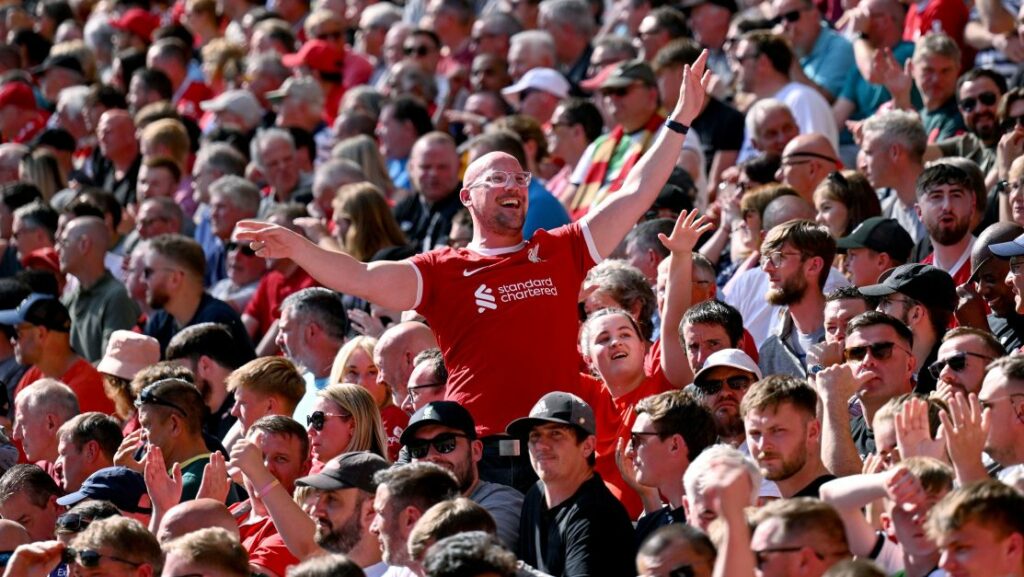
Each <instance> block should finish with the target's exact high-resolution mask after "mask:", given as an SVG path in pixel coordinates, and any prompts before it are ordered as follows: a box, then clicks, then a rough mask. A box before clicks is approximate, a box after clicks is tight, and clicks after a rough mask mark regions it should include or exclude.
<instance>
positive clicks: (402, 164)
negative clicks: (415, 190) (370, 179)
mask: <svg viewBox="0 0 1024 577" xmlns="http://www.w3.org/2000/svg"><path fill="white" fill-rule="evenodd" d="M408 163H409V159H408V158H392V159H389V160H387V161H386V164H387V167H388V176H390V177H391V182H393V183H394V184H395V187H397V188H404V189H406V190H412V181H410V180H409V170H408V169H407V168H406V167H407V165H408Z"/></svg>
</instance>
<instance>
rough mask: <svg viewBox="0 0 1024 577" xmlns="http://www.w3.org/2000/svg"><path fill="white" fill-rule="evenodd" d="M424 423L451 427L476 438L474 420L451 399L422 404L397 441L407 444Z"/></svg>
mask: <svg viewBox="0 0 1024 577" xmlns="http://www.w3.org/2000/svg"><path fill="white" fill-rule="evenodd" d="M426 425H443V426H445V427H451V428H453V429H458V430H460V431H462V432H463V433H465V434H466V436H467V437H469V438H470V439H475V438H476V422H474V421H473V415H470V414H469V411H467V410H466V408H465V407H463V406H462V405H460V404H458V403H455V402H452V401H434V402H433V403H427V404H426V405H423V406H422V407H420V408H419V410H418V411H416V412H415V413H413V414H412V417H410V418H409V424H408V425H407V426H406V427H405V430H404V431H402V436H401V438H400V439H399V441H400V442H401V443H402V444H403V445H408V444H409V443H410V442H411V441H412V440H413V436H414V435H415V434H416V431H418V430H419V429H421V428H423V427H424V426H426Z"/></svg>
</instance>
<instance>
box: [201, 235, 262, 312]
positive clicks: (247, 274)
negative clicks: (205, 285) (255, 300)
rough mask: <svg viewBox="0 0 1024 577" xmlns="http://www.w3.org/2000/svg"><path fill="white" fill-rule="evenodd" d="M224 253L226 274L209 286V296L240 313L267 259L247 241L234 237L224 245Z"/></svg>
mask: <svg viewBox="0 0 1024 577" xmlns="http://www.w3.org/2000/svg"><path fill="white" fill-rule="evenodd" d="M224 254H225V255H226V256H225V260H224V268H225V270H226V271H227V276H225V277H224V278H222V279H220V280H219V281H217V282H216V283H214V285H213V286H211V287H210V296H212V297H213V298H216V299H220V300H222V301H224V302H226V303H227V304H228V305H230V306H231V308H233V309H235V312H237V313H238V314H239V315H241V314H242V313H243V312H244V311H245V307H246V306H248V304H249V301H251V300H252V297H253V296H254V295H255V294H256V289H258V288H259V285H260V279H261V278H263V275H264V274H266V272H267V261H266V259H262V258H259V257H257V256H256V251H254V250H252V248H251V247H250V246H249V245H248V244H247V243H244V242H238V241H237V240H234V238H233V239H232V240H230V241H228V243H227V244H225V245H224Z"/></svg>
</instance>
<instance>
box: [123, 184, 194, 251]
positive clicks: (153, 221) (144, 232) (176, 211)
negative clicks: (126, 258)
mask: <svg viewBox="0 0 1024 577" xmlns="http://www.w3.org/2000/svg"><path fill="white" fill-rule="evenodd" d="M184 225H185V212H184V211H183V210H182V209H181V205H179V204H178V203H177V202H175V201H174V199H173V198H168V197H166V196H158V197H155V198H147V199H146V200H144V201H142V204H140V205H139V212H138V213H137V214H136V215H135V233H136V235H138V238H137V239H135V240H136V241H138V240H149V239H151V238H153V237H155V236H160V235H161V234H183V232H184V230H185V227H184ZM134 245H135V243H134V242H133V243H130V244H129V243H128V242H127V241H126V246H129V247H134Z"/></svg>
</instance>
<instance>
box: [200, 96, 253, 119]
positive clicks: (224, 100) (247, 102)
mask: <svg viewBox="0 0 1024 577" xmlns="http://www.w3.org/2000/svg"><path fill="white" fill-rule="evenodd" d="M199 108H202V109H203V110H205V111H207V112H221V111H224V110H228V111H231V112H234V113H236V114H240V115H242V116H243V117H245V120H246V121H247V122H248V123H249V124H251V125H255V124H257V123H259V121H260V119H262V118H263V107H261V106H260V103H259V101H258V100H256V97H255V96H253V94H252V92H249V91H248V90H227V91H225V92H223V93H221V94H220V95H219V96H217V97H216V98H211V99H210V100H207V101H205V102H201V103H199Z"/></svg>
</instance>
